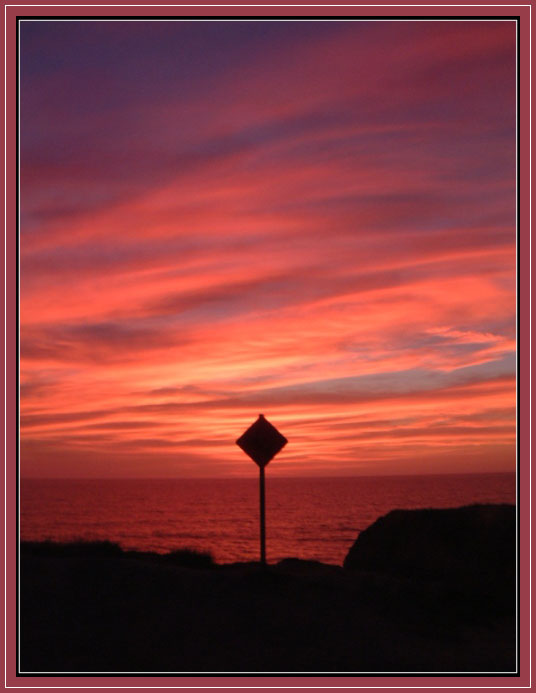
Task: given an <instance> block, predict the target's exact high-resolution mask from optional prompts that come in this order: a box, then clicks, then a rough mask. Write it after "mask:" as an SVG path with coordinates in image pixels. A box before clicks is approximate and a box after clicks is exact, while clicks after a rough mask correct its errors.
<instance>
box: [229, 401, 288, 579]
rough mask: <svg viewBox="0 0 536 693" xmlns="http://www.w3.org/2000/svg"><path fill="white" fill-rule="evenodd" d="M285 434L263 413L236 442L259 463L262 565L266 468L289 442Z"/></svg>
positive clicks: (264, 536) (262, 555)
mask: <svg viewBox="0 0 536 693" xmlns="http://www.w3.org/2000/svg"><path fill="white" fill-rule="evenodd" d="M287 442H288V441H287V439H286V438H285V436H283V435H281V433H279V431H278V430H277V428H276V427H275V426H272V424H271V423H270V422H269V421H267V420H266V419H265V418H264V416H263V415H262V414H259V418H258V419H257V421H255V423H253V424H252V425H251V426H250V427H249V428H248V430H247V431H245V433H243V434H242V435H241V436H240V438H239V439H238V440H237V441H236V444H237V445H238V446H239V447H241V448H242V450H243V451H244V452H245V453H246V454H247V455H249V456H250V457H251V459H252V460H253V461H254V462H255V463H256V464H258V465H259V496H260V529H261V565H262V566H266V532H265V526H266V525H265V520H264V468H265V467H266V465H267V464H268V462H269V461H270V460H271V459H272V458H273V457H275V455H277V453H278V452H279V451H280V450H281V448H283V447H284V446H285V445H286V444H287Z"/></svg>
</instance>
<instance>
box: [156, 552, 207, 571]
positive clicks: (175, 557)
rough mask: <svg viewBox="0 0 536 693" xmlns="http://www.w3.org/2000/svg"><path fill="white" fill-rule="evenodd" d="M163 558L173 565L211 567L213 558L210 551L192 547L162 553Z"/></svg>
mask: <svg viewBox="0 0 536 693" xmlns="http://www.w3.org/2000/svg"><path fill="white" fill-rule="evenodd" d="M164 559H165V560H166V561H167V562H168V563H173V565H180V566H184V567H185V568H213V567H214V565H215V564H214V560H213V558H212V556H211V554H210V553H203V552H201V551H195V550H194V549H177V550H175V551H170V552H169V553H166V554H164Z"/></svg>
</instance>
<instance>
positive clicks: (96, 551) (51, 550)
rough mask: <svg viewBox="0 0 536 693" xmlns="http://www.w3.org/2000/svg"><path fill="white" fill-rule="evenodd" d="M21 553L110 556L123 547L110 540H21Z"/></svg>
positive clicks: (120, 551)
mask: <svg viewBox="0 0 536 693" xmlns="http://www.w3.org/2000/svg"><path fill="white" fill-rule="evenodd" d="M20 550H21V554H22V555H33V556H57V557H59V558H61V557H65V558H67V557H74V556H77V557H88V558H89V557H91V558H111V557H114V558H116V557H118V556H121V555H122V554H123V549H122V548H121V547H120V546H119V544H116V543H114V542H112V541H85V540H83V539H77V540H76V541H68V542H58V541H22V542H21V544H20Z"/></svg>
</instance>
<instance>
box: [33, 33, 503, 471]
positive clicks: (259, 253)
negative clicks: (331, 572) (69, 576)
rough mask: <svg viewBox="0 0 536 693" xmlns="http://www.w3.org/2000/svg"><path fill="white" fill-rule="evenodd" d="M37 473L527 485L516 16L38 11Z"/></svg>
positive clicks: (35, 82) (35, 84)
mask: <svg viewBox="0 0 536 693" xmlns="http://www.w3.org/2000/svg"><path fill="white" fill-rule="evenodd" d="M20 50H21V53H20V55H21V69H20V75H21V79H20V113H21V121H20V123H21V125H20V127H21V155H20V173H21V236H20V253H21V255H20V257H21V262H20V323H21V347H20V379H21V391H20V396H21V400H20V401H21V427H20V435H21V474H22V476H27V477H30V476H31V477H91V476H95V477H173V476H252V475H254V474H256V473H257V468H256V467H255V465H254V464H253V462H251V461H250V460H249V459H248V458H247V457H246V456H245V455H244V453H243V452H242V451H241V450H240V449H239V448H238V447H237V446H236V445H235V440H236V439H237V438H238V436H239V435H240V434H241V433H242V432H243V431H244V430H245V428H246V427H247V426H249V425H250V424H251V423H252V422H253V421H254V420H255V418H256V417H257V415H258V414H259V413H261V412H262V413H263V414H265V416H266V417H267V418H268V419H269V420H270V421H271V422H272V423H273V424H274V425H275V426H277V427H278V429H279V430H280V431H281V432H282V433H283V434H284V435H285V436H286V438H288V441H289V442H288V445H287V446H286V447H285V448H284V450H283V451H282V452H281V453H280V455H279V456H277V457H276V458H275V460H274V461H273V462H272V463H271V464H270V466H269V470H268V473H269V474H274V475H282V476H286V475H306V474H315V475H318V474H326V475H328V474H344V475H351V474H406V473H408V474H412V473H443V472H480V471H513V470H514V468H515V362H516V357H515V349H516V341H515V339H516V334H515V328H516V289H515V285H516V267H515V263H516V255H515V254H516V228H515V217H516V188H515V184H516V180H515V171H516V160H515V147H516V140H515V137H516V132H515V125H516V92H515V84H516V37H515V23H514V22H513V21H499V22H493V21H488V22H486V21H453V22H448V21H422V22H419V21H371V22H365V21H332V22H328V21H320V22H313V21H289V22H280V21H271V22H262V21H243V22H238V21H232V22H228V21H198V22H194V21H192V22H188V21H159V22H148V21H131V22H125V21H121V22H97V21H69V22H60V21H49V22H43V21H23V22H21V34H20Z"/></svg>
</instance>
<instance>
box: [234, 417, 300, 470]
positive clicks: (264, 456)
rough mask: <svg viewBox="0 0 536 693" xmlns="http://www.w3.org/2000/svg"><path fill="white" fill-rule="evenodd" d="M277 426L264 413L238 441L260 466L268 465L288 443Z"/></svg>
mask: <svg viewBox="0 0 536 693" xmlns="http://www.w3.org/2000/svg"><path fill="white" fill-rule="evenodd" d="M287 442H288V441H287V439H286V438H285V436H282V435H281V433H279V431H278V430H277V428H276V427H275V426H272V424H271V423H270V422H269V421H267V420H266V419H265V418H264V416H263V415H262V414H260V415H259V418H258V419H257V421H255V423H254V424H252V425H251V426H250V427H249V428H248V430H247V431H246V432H245V433H243V434H242V435H241V436H240V438H239V439H238V440H237V441H236V444H237V445H238V446H239V447H241V448H242V450H243V451H244V452H245V453H246V454H247V455H249V456H250V457H251V459H252V460H253V461H254V462H256V463H257V464H258V465H259V467H266V465H267V464H268V462H269V461H270V460H271V459H272V458H273V457H275V455H277V453H278V452H279V451H280V450H281V449H282V448H283V447H284V446H285V445H286V444H287Z"/></svg>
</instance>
